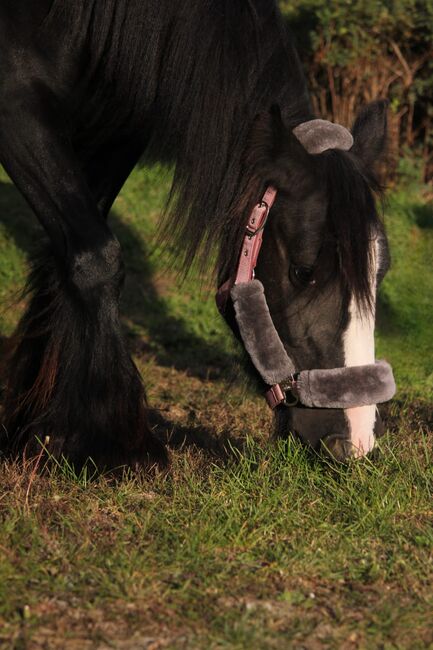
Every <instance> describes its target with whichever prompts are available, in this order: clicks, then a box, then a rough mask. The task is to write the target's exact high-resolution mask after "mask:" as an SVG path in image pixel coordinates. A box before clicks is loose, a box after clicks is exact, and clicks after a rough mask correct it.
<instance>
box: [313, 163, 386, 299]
mask: <svg viewBox="0 0 433 650" xmlns="http://www.w3.org/2000/svg"><path fill="white" fill-rule="evenodd" d="M322 157H323V158H324V161H323V162H324V165H325V173H326V179H327V189H328V215H327V227H328V232H329V233H330V234H331V236H332V237H333V239H334V241H335V242H336V244H337V254H338V270H339V274H340V278H341V281H342V283H343V287H344V288H345V289H346V291H347V294H348V295H349V296H353V298H354V299H355V301H356V303H357V305H358V309H359V310H360V311H369V310H371V309H372V308H373V306H374V293H373V292H372V289H373V287H372V283H371V273H372V263H373V261H374V260H373V254H374V253H373V250H374V249H373V247H372V241H373V240H374V239H376V238H378V237H381V235H382V233H383V224H382V221H381V219H380V218H379V215H378V212H377V209H376V202H375V194H378V195H380V194H381V190H382V188H381V186H380V184H379V182H378V180H377V178H376V177H375V176H374V174H373V173H372V171H371V170H367V169H366V168H365V166H364V165H363V163H362V162H361V161H360V160H358V159H357V158H355V156H354V155H353V154H351V153H350V152H344V151H339V150H331V151H328V152H324V153H323V154H322Z"/></svg>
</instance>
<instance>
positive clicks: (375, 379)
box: [216, 120, 396, 409]
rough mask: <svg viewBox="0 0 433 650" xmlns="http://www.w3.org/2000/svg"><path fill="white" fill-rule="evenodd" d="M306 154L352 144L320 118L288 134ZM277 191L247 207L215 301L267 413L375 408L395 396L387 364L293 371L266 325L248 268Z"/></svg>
mask: <svg viewBox="0 0 433 650" xmlns="http://www.w3.org/2000/svg"><path fill="white" fill-rule="evenodd" d="M293 133H294V134H295V135H296V137H297V138H298V139H299V140H300V142H301V143H302V144H303V146H304V147H305V148H306V149H307V151H308V152H309V153H314V154H318V153H321V152H322V151H326V150H327V149H331V148H332V149H343V150H346V151H347V150H348V149H350V148H351V147H352V145H353V138H352V135H351V133H350V132H349V131H347V129H345V128H344V127H342V126H340V125H338V124H332V123H331V122H327V121H325V120H311V121H309V122H304V123H303V124H300V125H299V126H298V127H296V128H295V129H294V130H293ZM276 196H277V190H276V189H275V187H273V186H269V187H267V189H266V191H265V193H264V195H263V197H262V199H261V201H260V202H259V203H258V204H257V205H256V206H255V207H254V208H253V210H252V212H251V214H250V217H249V219H248V223H247V226H246V229H245V234H244V238H243V242H242V248H241V252H240V255H239V259H238V265H237V270H236V274H235V275H234V277H232V278H230V279H229V280H227V281H226V282H225V283H224V284H223V285H222V286H221V287H220V288H219V289H218V293H217V296H216V302H217V306H218V309H219V311H220V313H221V314H222V315H223V316H224V317H225V318H226V306H227V303H228V301H229V298H230V299H231V301H232V303H233V307H234V312H235V318H236V322H237V325H238V328H239V332H240V335H241V338H242V341H243V344H244V347H245V349H246V351H247V352H248V354H249V356H250V358H251V361H252V362H253V364H254V366H255V367H256V369H257V371H258V372H259V374H260V376H261V377H262V379H263V381H264V382H265V384H267V386H268V390H267V391H266V393H265V398H266V401H267V403H268V405H269V406H270V407H271V409H275V408H276V407H277V406H279V405H285V406H295V405H296V404H298V403H300V404H302V405H304V406H307V407H310V408H313V407H315V408H337V409H347V408H352V407H356V406H367V405H369V404H379V403H381V402H386V401H388V400H390V399H391V398H392V397H393V395H394V394H395V390H396V387H395V382H394V377H393V374H392V369H391V366H390V365H389V364H388V363H387V362H386V361H376V363H372V364H367V365H362V366H350V367H343V368H332V369H314V370H300V371H299V370H297V369H296V367H295V364H294V363H293V361H292V359H291V358H290V357H289V356H288V354H287V352H286V350H285V347H284V345H283V342H282V341H281V339H280V337H279V335H278V332H277V330H276V328H275V326H274V323H273V321H272V317H271V314H270V312H269V308H268V305H267V302H266V297H265V293H264V288H263V285H262V283H261V282H260V281H259V280H256V279H255V278H254V269H255V267H256V264H257V260H258V256H259V253H260V249H261V246H262V241H263V231H264V228H265V226H266V222H267V220H268V218H269V214H270V211H271V208H272V206H273V204H274V202H275V199H276Z"/></svg>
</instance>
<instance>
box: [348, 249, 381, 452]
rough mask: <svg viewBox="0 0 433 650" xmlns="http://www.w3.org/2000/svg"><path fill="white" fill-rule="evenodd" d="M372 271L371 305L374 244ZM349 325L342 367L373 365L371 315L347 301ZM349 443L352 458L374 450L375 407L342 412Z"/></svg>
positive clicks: (359, 407)
mask: <svg viewBox="0 0 433 650" xmlns="http://www.w3.org/2000/svg"><path fill="white" fill-rule="evenodd" d="M372 257H373V259H372V268H371V270H370V278H371V285H372V291H373V303H374V302H375V293H376V269H377V258H378V245H377V242H375V243H374V244H373V256H372ZM349 318H350V320H349V324H348V327H347V329H346V331H345V333H344V337H343V344H344V363H345V366H362V365H365V364H368V363H374V362H375V355H374V321H375V314H374V312H372V313H368V314H366V313H363V314H360V313H359V310H358V307H357V305H356V303H355V301H354V300H353V298H352V300H351V301H350V306H349ZM344 413H345V415H346V418H347V421H348V425H349V429H350V439H351V442H352V445H353V452H354V455H355V457H358V458H359V457H360V456H363V455H364V454H367V453H368V452H369V451H371V450H372V449H373V447H374V433H373V431H374V423H375V421H376V405H375V404H372V405H370V406H356V407H354V408H349V409H345V410H344Z"/></svg>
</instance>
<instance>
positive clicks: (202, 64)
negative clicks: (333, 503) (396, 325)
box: [0, 0, 386, 467]
mask: <svg viewBox="0 0 433 650" xmlns="http://www.w3.org/2000/svg"><path fill="white" fill-rule="evenodd" d="M271 107H274V108H273V109H272V110H271ZM275 107H279V109H278V108H275ZM314 118H315V116H314V115H313V113H312V109H311V105H310V100H309V95H308V92H307V89H306V85H305V79H304V76H303V74H302V71H301V66H300V64H299V61H298V58H297V55H296V52H295V50H294V47H293V43H292V41H291V39H290V37H289V36H288V34H287V32H286V30H285V28H284V25H283V22H282V19H281V16H280V14H279V12H278V8H277V6H276V2H275V1H274V0H212V1H211V0H184V1H183V2H173V0H33V1H32V0H30V1H29V0H2V3H1V6H0V162H1V164H3V166H4V168H5V169H6V171H7V172H8V174H9V175H10V177H11V178H12V180H13V181H14V183H15V184H16V186H17V187H18V189H19V190H20V192H21V193H22V194H23V195H24V197H25V198H26V200H27V201H28V203H29V204H30V206H31V207H32V209H33V211H34V213H35V214H36V216H37V218H38V219H39V221H40V222H41V224H42V226H43V227H44V229H45V231H46V233H47V236H48V240H49V243H48V244H47V246H46V248H45V249H44V251H43V252H41V254H40V255H39V257H38V259H36V260H35V262H34V265H33V269H32V272H31V274H30V279H29V287H30V298H29V303H28V307H27V310H26V312H25V314H24V316H23V318H22V320H21V322H20V324H19V326H18V330H17V333H16V338H15V348H14V352H13V355H12V356H11V358H10V360H9V365H8V372H7V377H6V383H5V399H4V408H3V416H2V417H3V422H2V429H3V439H2V446H3V450H4V451H5V453H9V454H13V455H20V454H22V453H25V454H26V455H27V456H32V455H35V454H36V453H37V452H38V450H39V442H38V440H42V441H43V440H45V439H46V437H47V436H49V443H48V448H49V451H50V452H51V453H52V454H53V455H54V456H55V457H61V456H62V455H64V456H66V457H67V458H68V459H69V460H70V461H71V462H72V463H75V464H76V465H81V464H83V463H84V462H85V461H86V459H87V458H88V457H92V458H93V459H94V460H95V462H96V463H97V464H98V465H99V466H100V467H113V466H119V465H129V466H136V465H148V464H149V463H159V464H161V465H163V464H165V463H166V461H167V454H166V450H165V448H164V446H163V445H162V444H161V443H160V442H159V441H158V440H156V439H155V437H154V436H153V434H152V432H151V430H150V428H149V426H148V423H147V417H146V402H145V394H144V390H143V386H142V382H141V379H140V376H139V374H138V372H137V369H136V367H135V366H134V363H133V361H132V360H131V358H130V356H129V353H128V351H127V347H126V345H125V341H124V339H123V336H122V332H121V327H120V324H119V312H118V304H119V294H120V291H121V287H122V281H123V275H124V272H123V264H122V255H121V250H120V247H119V243H118V242H117V240H116V239H115V237H114V236H113V234H112V232H111V231H110V228H109V227H108V225H107V222H106V218H107V215H108V212H109V210H110V207H111V205H112V203H113V201H114V199H115V198H116V196H117V194H118V192H119V191H120V189H121V187H122V185H123V183H124V181H125V180H126V178H127V177H128V175H129V174H130V172H131V170H132V168H133V167H134V165H135V164H136V163H137V161H138V160H139V159H140V157H141V156H142V155H143V154H144V153H146V155H148V156H150V157H153V158H155V157H163V158H164V159H167V158H168V159H170V160H171V161H172V162H173V163H174V165H175V174H174V182H173V187H172V191H171V195H170V197H169V199H168V208H167V211H166V216H165V221H164V229H163V232H164V233H165V236H167V237H168V236H170V237H172V238H173V241H174V242H177V246H178V256H179V258H180V259H181V260H182V261H183V263H184V264H185V266H187V265H188V264H189V263H190V261H191V260H193V259H197V258H199V259H201V260H202V261H203V262H204V263H205V261H206V259H208V257H209V253H210V251H211V250H212V249H213V248H216V249H217V250H218V251H219V255H218V256H217V258H218V274H219V279H220V281H221V282H222V281H224V280H226V279H227V278H229V277H230V276H231V275H232V274H233V271H234V269H235V267H236V265H237V261H238V257H239V250H240V246H241V242H242V236H243V232H244V229H245V225H246V223H247V220H248V217H249V214H250V212H251V209H252V208H253V206H254V205H255V204H256V203H257V202H258V201H259V200H260V198H261V196H262V195H263V192H264V190H265V188H266V187H267V186H268V185H269V184H272V186H274V187H276V189H277V190H278V194H277V198H276V202H275V205H274V207H273V208H272V214H271V218H270V219H269V223H268V226H267V228H266V232H265V237H264V244H263V249H262V252H261V254H260V259H259V264H258V268H257V277H258V278H260V279H261V280H262V283H263V285H264V287H265V291H266V295H267V299H268V304H269V309H270V312H271V315H272V318H273V321H274V323H275V326H276V328H277V330H278V333H279V335H280V338H281V340H282V341H283V344H284V347H285V349H286V350H287V351H288V352H289V353H290V356H291V358H292V359H293V361H294V363H295V365H296V366H297V367H299V368H307V369H308V368H314V367H316V368H324V369H326V368H334V367H344V366H352V365H360V364H363V363H367V362H372V361H374V343H373V329H374V303H375V292H376V285H377V279H378V278H379V279H380V276H382V275H383V274H384V272H385V270H386V268H385V267H386V240H385V238H384V236H383V231H382V227H381V224H380V220H379V219H378V216H377V213H376V210H375V202H374V193H375V192H376V191H378V189H379V187H378V184H377V182H376V180H375V177H374V175H373V172H372V166H373V163H374V162H375V161H376V159H377V158H378V157H379V156H380V154H381V151H382V149H383V147H384V142H385V131H386V105H385V103H384V102H379V103H375V104H373V105H371V106H369V107H367V108H366V109H365V110H364V111H363V112H362V114H361V115H360V116H359V118H358V119H357V121H356V123H355V125H354V128H353V130H352V133H353V137H354V145H353V147H352V148H351V149H350V151H346V150H340V149H338V148H332V147H331V148H328V149H327V150H326V151H324V152H323V153H320V154H311V153H308V151H307V150H306V148H304V147H303V146H302V144H301V143H300V142H299V140H298V139H297V138H296V137H295V135H294V134H293V129H294V128H295V127H297V126H298V125H300V124H303V123H305V122H308V121H310V120H313V119H314ZM379 235H380V236H379ZM373 244H374V245H373ZM372 269H373V271H372ZM277 423H278V430H279V432H280V433H284V434H286V433H287V432H288V431H289V430H292V431H296V432H298V434H299V435H300V436H301V437H303V438H304V439H306V440H308V441H309V442H310V443H312V444H313V445H316V444H318V443H319V441H320V440H326V442H327V444H328V445H329V446H330V447H331V448H333V450H334V452H335V455H336V456H337V457H338V456H341V457H344V456H347V455H350V453H352V452H351V451H350V449H349V448H348V447H347V443H349V447H350V446H352V447H353V446H354V448H355V449H356V450H357V455H360V454H362V453H366V452H368V451H369V450H370V449H371V448H372V447H373V444H374V435H375V432H376V433H377V431H378V428H379V426H380V421H379V416H378V415H377V409H376V407H375V405H369V406H362V407H355V408H352V409H346V410H344V409H335V408H330V409H314V408H303V407H299V406H298V407H294V408H291V409H289V408H278V409H277Z"/></svg>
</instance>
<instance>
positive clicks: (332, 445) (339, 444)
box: [320, 434, 355, 463]
mask: <svg viewBox="0 0 433 650" xmlns="http://www.w3.org/2000/svg"><path fill="white" fill-rule="evenodd" d="M320 450H321V452H322V455H323V456H325V458H329V459H330V460H336V461H337V462H339V463H344V462H345V461H347V460H349V458H351V457H352V456H354V455H355V450H354V448H353V445H352V441H351V440H350V439H348V438H345V437H343V436H341V435H338V434H336V435H332V434H331V435H328V436H325V437H324V438H322V439H321V441H320Z"/></svg>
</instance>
